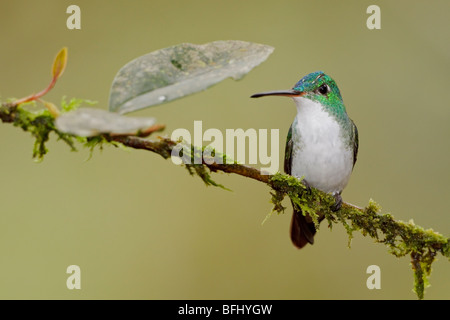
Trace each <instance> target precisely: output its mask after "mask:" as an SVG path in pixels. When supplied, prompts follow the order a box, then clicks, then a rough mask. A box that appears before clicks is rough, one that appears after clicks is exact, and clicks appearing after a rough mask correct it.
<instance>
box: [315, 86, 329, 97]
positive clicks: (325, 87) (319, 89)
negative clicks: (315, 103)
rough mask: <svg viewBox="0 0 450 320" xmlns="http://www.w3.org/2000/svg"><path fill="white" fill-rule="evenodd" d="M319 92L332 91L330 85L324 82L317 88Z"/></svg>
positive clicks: (323, 93)
mask: <svg viewBox="0 0 450 320" xmlns="http://www.w3.org/2000/svg"><path fill="white" fill-rule="evenodd" d="M317 92H318V93H320V94H321V95H326V94H327V93H328V92H330V87H329V86H328V85H327V84H323V85H321V86H320V87H319V88H318V89H317Z"/></svg>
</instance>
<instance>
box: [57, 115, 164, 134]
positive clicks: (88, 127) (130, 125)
mask: <svg viewBox="0 0 450 320" xmlns="http://www.w3.org/2000/svg"><path fill="white" fill-rule="evenodd" d="M55 123H56V127H57V128H58V130H59V131H61V132H64V133H69V134H73V135H76V136H80V137H92V136H96V135H99V134H102V133H107V134H116V135H134V134H137V133H139V132H140V131H145V130H146V129H148V128H150V127H151V126H153V125H154V124H155V119H154V118H136V117H134V118H133V117H126V116H121V115H119V114H117V113H112V112H109V111H106V110H101V109H94V108H79V109H77V110H75V111H70V112H66V113H63V114H61V115H60V116H59V117H58V118H57V119H56V121H55Z"/></svg>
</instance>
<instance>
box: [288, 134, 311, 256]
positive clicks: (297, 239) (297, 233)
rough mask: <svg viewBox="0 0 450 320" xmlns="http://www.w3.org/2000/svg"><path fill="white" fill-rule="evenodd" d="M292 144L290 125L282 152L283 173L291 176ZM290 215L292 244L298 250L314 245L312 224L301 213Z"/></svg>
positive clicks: (296, 212)
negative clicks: (307, 245) (309, 244)
mask: <svg viewBox="0 0 450 320" xmlns="http://www.w3.org/2000/svg"><path fill="white" fill-rule="evenodd" d="M293 146H294V142H293V140H292V125H291V126H290V128H289V131H288V135H287V138H286V149H285V151H284V172H286V173H287V174H289V175H290V174H291V170H292V150H293ZM292 207H293V208H294V213H293V214H292V219H291V226H290V235H291V240H292V243H293V244H294V245H295V246H296V247H297V248H298V249H301V248H303V247H304V246H305V245H306V244H308V243H311V244H313V243H314V234H315V233H316V228H315V226H314V223H313V222H311V221H310V222H308V221H307V220H306V217H305V216H304V215H303V213H302V212H301V211H297V210H296V209H295V206H294V204H292Z"/></svg>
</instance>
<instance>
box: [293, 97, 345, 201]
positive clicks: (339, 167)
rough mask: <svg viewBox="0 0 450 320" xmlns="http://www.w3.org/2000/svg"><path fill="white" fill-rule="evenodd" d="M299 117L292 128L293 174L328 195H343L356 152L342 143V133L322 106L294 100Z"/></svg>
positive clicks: (302, 99) (296, 98)
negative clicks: (341, 193) (328, 193)
mask: <svg viewBox="0 0 450 320" xmlns="http://www.w3.org/2000/svg"><path fill="white" fill-rule="evenodd" d="M294 100H295V102H296V104H297V117H296V119H295V121H294V125H293V127H292V139H293V141H294V149H293V151H292V157H293V159H292V170H291V171H292V172H291V174H292V175H294V176H296V177H298V178H301V177H305V179H306V180H307V181H308V183H309V184H310V185H311V186H312V187H315V188H318V189H320V190H322V191H324V192H331V193H336V192H341V191H342V190H343V189H344V188H345V186H346V185H347V183H348V180H349V178H350V175H351V173H352V169H353V150H352V149H351V147H350V146H349V145H348V144H347V143H345V142H344V141H343V139H342V131H341V130H342V129H341V127H340V126H339V124H338V122H337V121H336V120H335V118H334V117H332V116H331V115H330V114H329V113H328V112H327V111H326V110H324V108H323V107H322V105H321V104H319V103H317V102H314V101H311V100H309V99H306V98H302V97H295V98H294Z"/></svg>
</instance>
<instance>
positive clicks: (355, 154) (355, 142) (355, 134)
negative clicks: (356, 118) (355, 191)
mask: <svg viewBox="0 0 450 320" xmlns="http://www.w3.org/2000/svg"><path fill="white" fill-rule="evenodd" d="M350 121H351V122H352V135H353V136H352V138H353V139H352V140H353V167H354V166H355V163H356V159H357V158H358V148H359V137H358V128H357V127H356V124H355V123H354V122H353V120H352V119H350Z"/></svg>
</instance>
